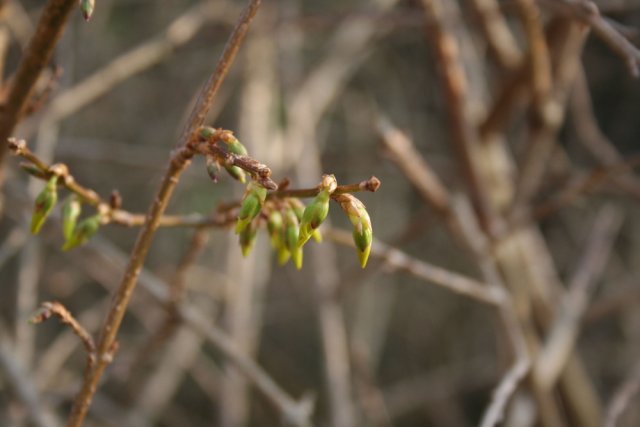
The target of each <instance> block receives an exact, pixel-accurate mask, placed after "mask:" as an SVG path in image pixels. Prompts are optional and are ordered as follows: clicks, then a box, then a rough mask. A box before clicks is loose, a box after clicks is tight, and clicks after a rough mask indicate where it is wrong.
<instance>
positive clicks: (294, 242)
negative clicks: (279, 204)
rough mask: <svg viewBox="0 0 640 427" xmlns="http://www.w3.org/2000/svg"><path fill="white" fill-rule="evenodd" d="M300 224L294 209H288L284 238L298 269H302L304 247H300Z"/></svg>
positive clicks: (285, 217)
mask: <svg viewBox="0 0 640 427" xmlns="http://www.w3.org/2000/svg"><path fill="white" fill-rule="evenodd" d="M298 236H299V222H298V217H297V216H296V213H295V212H294V210H293V209H287V210H286V211H285V213H284V237H285V240H284V242H285V246H286V248H287V250H288V251H289V253H290V254H291V259H292V260H293V263H294V264H295V266H296V268H297V269H298V270H300V268H302V247H301V246H299V245H298Z"/></svg>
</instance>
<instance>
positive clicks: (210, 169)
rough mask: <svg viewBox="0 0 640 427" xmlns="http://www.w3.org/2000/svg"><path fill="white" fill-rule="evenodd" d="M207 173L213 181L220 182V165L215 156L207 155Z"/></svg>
mask: <svg viewBox="0 0 640 427" xmlns="http://www.w3.org/2000/svg"><path fill="white" fill-rule="evenodd" d="M206 162H207V174H208V175H209V178H211V180H212V181H213V182H218V171H220V165H219V164H218V162H216V159H215V158H214V157H213V156H207V159H206Z"/></svg>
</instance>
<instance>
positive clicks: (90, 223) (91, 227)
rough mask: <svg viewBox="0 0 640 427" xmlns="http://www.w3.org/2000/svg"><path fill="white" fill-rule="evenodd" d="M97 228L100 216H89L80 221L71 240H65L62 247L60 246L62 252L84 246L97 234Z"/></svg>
mask: <svg viewBox="0 0 640 427" xmlns="http://www.w3.org/2000/svg"><path fill="white" fill-rule="evenodd" d="M98 228H100V214H96V215H93V216H90V217H88V218H85V219H84V220H82V221H80V223H79V224H78V226H77V227H76V229H75V230H74V232H73V234H72V236H71V238H70V239H67V241H66V242H65V243H64V246H62V250H63V251H68V250H70V249H73V248H75V247H77V246H80V245H84V244H85V243H87V242H88V241H89V239H90V238H91V237H93V235H94V234H96V233H97V232H98Z"/></svg>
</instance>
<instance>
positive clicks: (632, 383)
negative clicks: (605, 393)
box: [604, 363, 640, 427]
mask: <svg viewBox="0 0 640 427" xmlns="http://www.w3.org/2000/svg"><path fill="white" fill-rule="evenodd" d="M638 392H640V363H639V364H637V365H636V367H635V368H634V369H633V372H632V373H631V375H629V377H628V378H627V379H626V380H625V381H624V382H623V383H622V384H621V385H620V388H618V390H616V392H615V393H614V394H613V397H612V398H611V401H610V403H609V406H608V407H607V412H606V417H605V420H604V426H605V427H616V426H617V425H618V419H619V418H620V417H621V416H622V414H623V413H624V411H625V410H626V409H627V408H628V407H629V403H631V399H633V398H634V397H635V396H636V395H637V394H638Z"/></svg>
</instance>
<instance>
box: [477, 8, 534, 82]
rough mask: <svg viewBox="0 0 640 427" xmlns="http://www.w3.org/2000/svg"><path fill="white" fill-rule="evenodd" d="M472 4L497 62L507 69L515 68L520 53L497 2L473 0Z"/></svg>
mask: <svg viewBox="0 0 640 427" xmlns="http://www.w3.org/2000/svg"><path fill="white" fill-rule="evenodd" d="M472 4H473V7H474V9H475V13H476V15H478V17H479V20H480V26H481V28H482V32H483V33H484V36H485V38H486V40H487V44H488V46H489V49H490V51H491V53H492V55H493V56H494V57H495V58H496V60H497V62H498V64H500V66H501V67H502V68H505V69H508V70H511V69H513V68H515V67H516V66H517V65H518V64H519V63H520V60H521V57H522V55H521V53H520V49H519V48H518V43H517V42H516V39H515V38H514V37H513V34H512V32H511V29H509V25H508V24H507V22H506V20H505V18H504V15H503V14H502V11H501V10H500V5H499V4H498V2H497V1H496V0H473V1H472Z"/></svg>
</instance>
